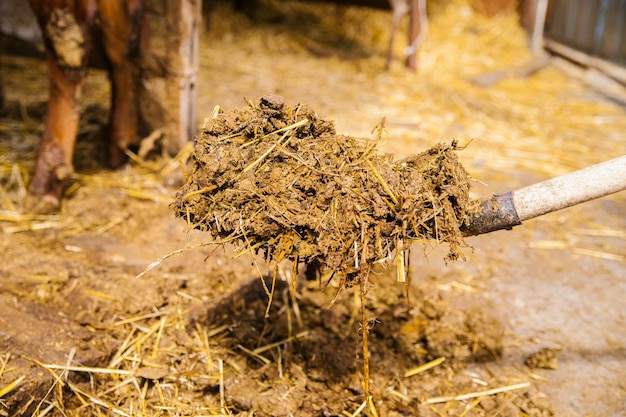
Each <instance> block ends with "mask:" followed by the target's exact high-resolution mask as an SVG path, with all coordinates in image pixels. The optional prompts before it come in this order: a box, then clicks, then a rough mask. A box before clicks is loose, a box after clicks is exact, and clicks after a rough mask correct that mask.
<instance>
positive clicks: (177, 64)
mask: <svg viewBox="0 0 626 417" xmlns="http://www.w3.org/2000/svg"><path fill="white" fill-rule="evenodd" d="M144 1H145V11H146V13H145V19H144V33H143V35H144V36H143V37H144V38H145V39H144V42H143V45H142V56H141V60H140V73H141V83H140V100H139V108H140V109H139V110H140V115H141V119H142V122H143V125H144V129H145V131H146V133H148V132H151V131H154V130H157V129H161V132H162V133H163V144H164V151H165V152H166V153H167V154H169V155H175V154H176V153H177V152H178V151H179V150H180V149H181V148H182V147H183V146H184V144H185V143H186V142H187V141H189V140H191V139H192V138H193V137H194V135H195V134H196V131H197V128H198V114H197V83H198V41H199V39H198V30H199V25H200V20H201V0H144Z"/></svg>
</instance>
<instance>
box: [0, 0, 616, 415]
mask: <svg viewBox="0 0 626 417" xmlns="http://www.w3.org/2000/svg"><path fill="white" fill-rule="evenodd" d="M262 6H263V7H261V8H260V9H257V10H256V14H255V18H254V19H251V18H250V17H248V16H246V15H244V14H241V13H238V12H235V11H233V9H232V8H231V7H229V5H228V4H226V5H218V6H217V7H216V9H215V10H214V11H213V13H214V14H213V15H212V17H211V20H210V25H209V28H210V30H209V31H207V32H206V33H202V35H201V42H200V48H199V53H200V55H199V56H200V63H199V66H200V71H199V82H198V86H199V92H198V105H197V112H198V115H199V116H200V119H201V122H200V123H201V124H202V123H203V122H202V119H203V118H208V117H211V115H212V113H213V109H214V107H215V106H216V105H219V106H221V108H223V109H225V110H229V109H234V108H246V107H247V106H248V104H246V101H245V100H244V98H247V99H249V100H250V101H251V102H252V103H253V104H254V103H257V100H258V99H259V98H260V97H261V96H264V95H266V94H268V93H277V94H280V95H282V96H283V97H284V100H285V103H287V104H288V105H290V106H293V105H297V104H298V103H307V104H308V105H309V106H310V107H311V108H313V109H315V111H316V112H317V113H318V115H319V116H320V117H321V118H324V119H328V120H334V121H335V127H336V130H337V132H339V133H341V134H346V135H350V136H354V137H357V138H369V139H372V138H375V137H376V135H377V134H378V130H376V127H377V126H379V124H380V121H381V119H382V118H383V117H384V118H385V120H386V121H385V128H384V130H383V131H382V136H381V139H380V142H379V144H378V151H379V153H381V154H383V153H392V154H393V155H394V157H393V158H394V159H395V160H398V159H401V158H404V157H408V156H410V155H414V154H417V153H420V152H422V151H424V150H426V149H429V148H431V147H432V146H434V145H435V144H437V143H439V142H444V143H447V142H450V141H451V140H456V141H457V142H458V143H459V144H460V145H461V146H460V147H462V148H463V149H462V150H461V149H459V150H458V157H459V159H460V161H461V162H462V164H463V165H464V166H465V168H466V169H467V171H468V172H469V173H470V175H471V177H472V178H473V182H472V190H471V193H472V196H473V197H480V196H485V195H490V194H492V193H494V192H497V191H498V192H504V191H508V190H514V189H518V188H521V187H523V186H526V185H529V184H533V183H536V182H538V181H541V180H544V179H546V178H550V177H554V176H557V175H560V174H564V173H567V172H570V171H574V170H576V169H580V168H584V167H587V166H589V165H592V164H595V163H598V162H602V161H605V160H608V159H611V158H614V157H618V156H620V155H624V154H626V141H624V136H623V135H624V134H623V132H625V131H626V115H625V113H624V107H623V106H620V105H619V102H620V99H621V98H620V97H621V96H620V95H619V93H620V91H623V87H621V86H619V85H614V84H609V85H610V87H609V88H608V89H607V88H606V87H604V91H607V90H608V94H607V93H600V92H599V88H598V87H597V86H596V87H594V86H591V85H590V84H589V82H587V81H589V80H590V79H592V78H596V77H597V74H595V73H593V72H592V71H587V72H584V71H581V70H580V69H579V68H577V67H575V66H573V65H571V64H569V63H567V62H564V61H563V60H560V59H556V58H551V59H550V60H549V61H548V63H547V64H546V65H545V66H543V67H542V68H540V69H539V70H537V71H535V72H531V73H530V74H527V76H520V75H519V74H520V73H523V71H522V72H520V71H518V70H519V69H520V68H525V67H527V65H528V63H529V62H532V61H533V56H532V55H531V53H530V51H529V49H528V47H527V40H526V36H525V34H524V33H523V31H522V29H521V28H520V27H519V26H518V24H517V19H516V17H515V16H511V15H509V16H500V17H496V18H489V19H488V18H485V17H484V16H482V15H480V14H478V13H476V12H475V10H474V9H473V8H472V7H470V5H469V4H468V3H466V2H463V1H450V2H439V3H433V4H430V3H429V18H430V19H429V23H430V25H429V31H428V36H427V39H426V40H425V41H424V43H423V45H422V46H421V49H420V51H419V55H418V71H417V72H416V73H411V72H407V71H406V70H405V69H404V67H403V62H402V61H403V56H402V50H403V48H404V46H405V45H404V44H403V41H402V36H404V33H403V34H401V35H400V36H399V37H398V42H397V44H396V49H395V50H394V57H395V59H394V61H393V62H392V66H391V69H390V71H388V72H384V71H383V68H384V61H385V55H386V43H387V38H388V36H389V21H390V15H389V13H388V12H384V11H376V10H370V9H363V8H355V7H343V6H336V5H319V4H297V3H289V2H287V3H283V2H272V1H267V2H262ZM486 74H487V75H486ZM2 79H3V86H4V93H5V100H6V106H5V110H3V112H4V113H3V118H2V125H1V129H2V134H1V136H0V138H1V140H2V148H1V149H2V154H1V155H0V157H1V158H2V171H1V173H2V177H1V178H2V203H1V204H2V212H1V213H2V217H1V221H2V231H3V233H2V234H1V235H0V242H1V246H0V247H1V248H2V259H3V261H2V266H1V268H2V273H1V276H2V281H1V285H2V292H1V294H0V296H1V297H2V303H1V304H2V314H1V315H0V320H2V326H0V327H1V328H2V329H3V331H2V332H3V333H2V345H1V346H2V352H1V359H2V361H1V363H0V401H1V402H0V407H3V408H0V410H1V412H2V413H4V414H5V415H20V414H23V415H40V416H41V415H64V414H65V415H131V416H158V415H228V414H232V415H289V414H290V413H291V414H293V415H359V414H360V413H365V414H368V415H374V413H375V411H374V409H373V407H370V406H367V407H365V408H363V405H364V404H365V403H364V399H365V398H364V381H363V371H362V340H361V335H362V332H361V328H360V321H361V315H360V314H361V313H360V312H359V300H358V298H357V297H358V294H359V292H358V291H357V290H355V289H346V290H344V291H341V292H339V293H338V295H337V289H338V288H337V287H338V285H339V283H338V282H335V281H331V282H330V284H329V286H328V287H327V288H326V289H325V290H323V291H322V290H321V289H320V282H318V281H311V282H309V281H306V280H305V279H304V277H300V278H299V282H300V284H299V290H298V296H297V298H296V300H295V301H294V300H293V299H292V298H291V295H290V288H289V286H290V285H289V282H290V280H291V275H292V270H291V265H289V264H287V265H282V264H281V265H279V267H278V277H279V278H280V279H279V280H278V282H276V288H275V291H274V297H273V298H274V300H273V303H272V305H271V306H270V309H269V317H268V318H267V319H266V318H264V316H265V313H266V310H267V306H268V297H267V295H266V293H265V290H264V288H263V285H262V281H261V279H260V278H259V274H266V273H267V271H266V266H265V260H264V259H263V258H262V257H261V258H260V257H258V256H254V255H253V254H252V252H251V251H246V250H243V251H239V252H237V250H236V248H233V247H231V246H230V245H225V246H220V245H216V244H212V243H210V242H211V239H210V238H209V236H208V235H207V234H206V233H203V232H198V231H189V230H187V229H188V227H187V224H186V222H185V221H182V220H180V219H174V216H173V212H172V210H171V209H170V207H169V205H170V204H171V203H172V202H173V196H174V194H175V193H176V192H177V191H178V189H179V187H180V185H181V184H182V182H183V181H184V179H185V175H187V176H188V175H189V171H188V170H183V169H182V168H181V166H186V165H185V161H187V160H188V158H189V156H188V154H187V153H185V152H188V151H189V149H188V148H187V149H185V150H184V151H183V153H181V154H180V155H178V156H177V158H174V159H170V158H160V157H157V158H154V157H150V155H146V156H145V158H144V157H136V158H134V159H133V160H132V162H131V163H130V164H129V165H128V166H126V167H125V168H124V169H123V170H121V171H109V170H108V169H106V168H105V164H104V162H103V161H104V158H103V157H100V156H99V155H101V154H102V150H103V149H104V144H103V137H104V134H103V130H104V129H105V127H104V126H105V125H106V120H107V94H108V83H107V81H106V74H104V73H103V72H101V71H98V70H93V71H91V73H90V77H89V79H88V80H87V83H88V84H87V85H86V86H85V88H84V94H83V96H84V98H83V112H82V113H83V115H82V121H81V128H80V134H79V142H78V147H77V151H76V152H77V155H76V158H75V162H76V172H75V174H73V177H72V182H71V184H70V186H69V188H67V190H66V192H65V201H64V205H63V207H62V210H61V212H60V213H59V214H57V215H47V216H39V215H29V214H27V213H24V212H23V211H22V210H21V202H22V200H23V197H24V192H25V184H26V183H27V182H28V179H29V175H30V173H31V172H32V167H33V162H34V158H35V156H34V152H35V150H36V147H37V143H38V139H39V136H40V134H41V128H42V120H43V116H44V111H45V102H46V100H47V96H46V93H45V92H46V91H47V87H46V83H45V79H46V77H45V65H44V63H43V62H42V61H40V60H37V59H32V58H23V57H17V56H3V72H2ZM485 80H486V81H487V82H485ZM603 82H604V83H610V82H611V81H610V80H605V79H603ZM604 85H606V84H604ZM616 103H617V104H616ZM373 131H374V132H373ZM148 154H149V152H148ZM93 155H96V157H94V156H93ZM142 156H143V154H142ZM625 210H626V202H625V199H624V195H623V193H621V194H614V195H612V196H609V197H606V198H604V199H602V200H597V201H593V202H589V203H585V204H583V205H579V206H576V207H573V208H570V209H567V210H565V211H561V212H557V213H553V214H550V215H546V216H543V217H540V218H538V219H536V220H534V221H531V222H528V223H527V224H526V223H525V224H524V225H523V226H519V227H517V228H515V229H513V230H512V231H504V232H495V233H492V234H488V235H484V236H478V237H473V238H467V239H466V243H467V244H468V245H470V246H471V247H469V246H468V247H466V248H464V253H465V256H466V258H467V260H466V261H456V262H450V263H445V262H444V261H443V258H444V257H445V256H446V253H447V250H448V249H447V247H442V246H439V245H437V244H436V242H432V241H431V242H427V243H426V244H424V243H422V242H416V243H415V244H414V248H413V251H412V252H411V254H410V258H411V262H410V264H409V265H408V274H409V276H410V281H411V282H410V286H409V287H408V290H409V291H408V292H409V295H408V296H407V286H406V285H405V284H402V283H398V282H397V275H396V272H395V268H394V267H390V268H387V269H384V268H380V270H378V269H377V270H376V271H374V273H372V275H371V277H370V279H369V283H370V285H371V288H370V289H369V290H368V292H367V294H366V296H365V299H366V300H365V301H366V303H365V305H366V307H367V309H366V319H367V320H368V327H369V337H368V345H369V354H370V358H369V359H370V363H369V366H370V379H371V381H370V388H371V392H372V395H373V398H374V401H373V404H374V407H375V409H376V410H377V412H378V413H379V414H380V415H406V414H409V415H468V416H471V415H476V416H480V415H520V414H521V413H526V414H527V415H584V414H590V415H611V414H616V413H619V412H620V411H621V410H622V409H623V407H624V403H623V398H624V387H623V384H621V382H620V381H622V380H623V378H624V373H625V371H626V364H624V360H623V358H624V354H623V353H624V346H626V329H625V328H624V317H623V307H622V299H623V294H624V283H623V282H622V281H623V279H621V278H622V277H623V276H624V271H625V270H626V266H625V264H624V262H626V236H625V235H624V230H626V224H625V223H624V221H625V220H624V219H626V216H625V214H626V213H625ZM186 248H190V249H186ZM174 253H176V254H174ZM168 254H173V255H171V256H168ZM164 257H167V258H166V259H163V258H164ZM392 264H393V265H395V262H392ZM149 265H153V266H154V267H153V268H148V266H149ZM147 268H148V269H147ZM259 271H260V272H259ZM143 272H145V273H144V274H143V275H141V276H140V277H139V278H137V276H138V275H140V274H142V273H143ZM270 275H271V274H270ZM269 283H270V282H269V281H268V284H269ZM335 296H337V299H336V300H335V302H334V303H333V305H332V306H331V307H329V305H330V303H331V301H332V300H333V298H334V297H335ZM555 368H556V369H555ZM463 413H464V414H463Z"/></svg>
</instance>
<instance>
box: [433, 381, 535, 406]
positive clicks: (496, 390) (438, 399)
mask: <svg viewBox="0 0 626 417" xmlns="http://www.w3.org/2000/svg"><path fill="white" fill-rule="evenodd" d="M528 387H530V383H529V382H522V383H519V384H514V385H508V386H505V387H499V388H493V389H490V390H485V391H477V392H469V393H467V394H460V395H450V396H445V397H433V398H429V399H427V400H426V404H437V403H445V402H448V401H463V400H469V399H470V398H477V397H485V396H488V395H495V394H500V393H502V392H507V391H514V390H518V389H523V388H528Z"/></svg>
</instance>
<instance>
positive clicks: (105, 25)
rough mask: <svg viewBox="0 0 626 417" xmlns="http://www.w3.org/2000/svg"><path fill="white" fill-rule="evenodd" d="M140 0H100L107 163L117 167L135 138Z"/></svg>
mask: <svg viewBox="0 0 626 417" xmlns="http://www.w3.org/2000/svg"><path fill="white" fill-rule="evenodd" d="M141 12H142V11H141V1H139V0H127V1H124V0H117V1H113V0H103V1H101V2H100V28H101V30H102V35H103V39H102V44H103V47H104V51H105V53H106V55H107V58H108V59H109V61H110V64H111V92H112V97H111V119H110V136H109V145H108V150H109V164H110V165H111V167H113V168H117V167H119V166H120V165H122V164H123V163H124V162H125V161H126V155H125V153H124V151H125V150H126V149H127V148H128V146H129V145H132V144H135V143H136V142H137V141H138V137H137V131H138V114H137V104H138V103H137V94H136V89H137V86H136V83H137V80H138V67H137V61H138V59H137V58H138V46H139V33H140V29H141V27H140V26H141V24H140V21H141Z"/></svg>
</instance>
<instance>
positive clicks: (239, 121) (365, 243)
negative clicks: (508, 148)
mask: <svg viewBox="0 0 626 417" xmlns="http://www.w3.org/2000/svg"><path fill="white" fill-rule="evenodd" d="M247 104H248V105H247V106H246V107H245V108H241V109H234V110H231V111H227V112H224V111H222V110H221V109H219V108H216V110H215V111H214V114H213V117H212V118H210V119H206V121H205V123H204V126H203V128H202V131H201V133H200V134H199V136H198V137H197V139H196V142H195V148H194V153H193V156H192V163H193V166H192V168H191V172H190V173H189V175H188V178H187V181H186V184H184V185H183V187H182V188H181V190H180V191H179V192H178V193H177V194H176V201H175V202H174V203H173V204H172V208H173V209H174V211H175V212H176V215H177V216H178V217H181V218H184V219H186V220H187V222H188V224H189V226H190V227H192V228H195V229H199V230H202V231H208V232H209V233H210V234H211V235H212V236H213V238H215V239H217V241H218V242H219V243H232V244H235V245H238V250H239V251H255V252H257V253H258V252H261V253H262V254H263V255H264V256H265V259H266V260H267V262H268V264H269V263H270V262H274V263H278V262H280V261H282V260H284V259H288V260H291V261H293V262H294V268H297V266H298V264H299V263H304V264H307V265H309V264H313V263H315V264H317V265H319V266H320V267H321V268H323V269H327V270H329V271H331V272H332V274H333V275H334V276H338V277H340V279H341V285H340V286H339V287H340V288H342V287H344V286H351V285H354V284H357V283H361V281H362V280H364V279H365V278H366V277H367V275H368V273H369V270H370V267H371V266H372V264H374V263H378V262H386V261H389V260H391V259H393V256H394V254H396V256H397V261H398V278H399V280H404V278H405V274H406V272H405V271H406V269H405V262H406V260H407V259H408V256H406V254H407V251H408V250H409V248H410V246H411V243H412V242H414V241H422V242H435V243H437V244H447V245H449V253H448V258H449V259H451V260H454V259H457V258H459V257H463V253H462V251H461V249H462V247H463V246H464V245H465V244H464V241H463V236H462V234H461V232H460V231H459V227H460V225H461V224H462V223H463V222H467V221H469V217H470V214H471V207H472V206H473V204H472V202H471V201H470V198H469V189H470V176H469V174H468V173H467V172H466V170H465V169H464V168H463V166H462V165H461V164H460V162H459V160H458V158H457V155H456V152H455V150H456V143H455V142H452V143H450V144H438V145H436V146H434V147H432V148H431V149H429V150H427V151H425V152H423V153H421V154H419V155H416V156H411V157H409V158H406V159H403V160H400V161H394V160H393V159H392V156H390V155H378V154H377V149H376V144H377V142H378V139H380V135H381V132H382V126H381V127H380V129H379V133H378V139H376V140H366V139H358V138H354V137H350V136H343V135H338V134H336V132H335V128H334V124H333V122H332V121H328V120H324V119H322V118H320V117H319V116H318V115H317V114H316V112H315V111H314V110H313V109H312V108H311V107H310V106H308V105H306V104H298V105H296V106H292V107H290V106H286V105H285V103H284V100H283V98H282V97H280V96H277V95H267V96H264V97H262V98H261V99H260V100H259V101H258V102H257V103H252V102H250V101H248V103H247Z"/></svg>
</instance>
